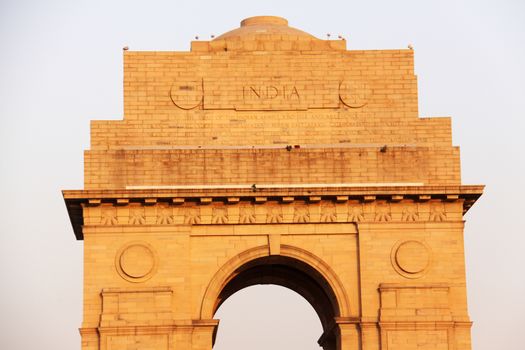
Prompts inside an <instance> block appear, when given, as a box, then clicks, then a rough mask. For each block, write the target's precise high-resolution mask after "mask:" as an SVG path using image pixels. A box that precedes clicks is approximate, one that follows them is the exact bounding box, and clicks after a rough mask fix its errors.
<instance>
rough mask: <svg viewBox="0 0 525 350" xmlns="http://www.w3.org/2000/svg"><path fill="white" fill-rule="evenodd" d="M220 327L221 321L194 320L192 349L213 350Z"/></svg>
mask: <svg viewBox="0 0 525 350" xmlns="http://www.w3.org/2000/svg"><path fill="white" fill-rule="evenodd" d="M218 325H219V320H194V321H193V334H192V340H191V343H192V344H191V345H192V346H191V349H192V350H211V349H212V347H213V337H214V335H215V332H216V331H217V326H218Z"/></svg>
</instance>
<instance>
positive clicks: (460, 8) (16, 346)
mask: <svg viewBox="0 0 525 350" xmlns="http://www.w3.org/2000/svg"><path fill="white" fill-rule="evenodd" d="M263 14H271V15H278V16H283V17H286V18H287V19H288V20H289V22H290V25H291V26H294V27H297V28H300V29H302V30H305V31H307V32H309V33H311V34H313V35H316V36H318V37H322V38H324V37H325V35H326V33H332V34H333V35H337V34H342V35H343V36H345V37H346V38H347V39H348V49H387V48H406V46H407V44H409V43H411V44H412V45H413V46H414V48H415V59H416V74H417V75H418V81H419V85H418V86H419V94H420V95H419V107H420V115H421V116H444V115H445V116H448V115H450V116H452V117H453V136H454V144H455V145H459V146H461V157H462V179H463V183H464V184H486V185H487V188H486V192H485V194H484V195H483V197H482V198H481V199H480V200H479V201H478V203H477V204H476V205H475V206H474V207H473V208H472V209H471V210H470V211H469V213H468V214H467V215H466V217H465V218H466V220H467V224H466V230H465V252H466V260H467V281H468V297H469V310H470V316H471V318H472V320H473V321H474V327H473V332H472V334H473V342H474V349H476V350H494V349H505V350H513V349H516V350H521V349H523V344H525V332H524V331H523V326H524V325H525V271H524V269H525V252H524V247H525V228H524V227H523V224H522V223H521V219H522V218H523V217H524V216H525V204H524V203H525V190H524V187H525V181H524V179H525V155H524V152H525V68H524V65H525V1H523V0H515V1H511V0H507V1H505V0H499V1H482V0H476V1H461V0H455V1H450V0H441V1H424V0H413V1H408V0H395V1H392V0H384V1H362V0H361V1H350V0H346V1H329V0H318V1H305V0H303V1H285V0H279V1H274V0H265V1H248V0H245V1H228V0H226V1H218V0H215V1H198V0H194V1H175V0H172V1H129V0H128V1H110V0H105V1H96V0H90V1H74V0H56V1H53V0H49V1H25V0H0V118H1V119H0V123H1V124H0V150H1V151H0V152H1V157H0V170H1V172H0V278H1V280H0V286H1V288H0V349H5V350H27V349H37V348H38V349H54V350H66V349H67V350H70V349H79V348H80V337H79V335H78V331H77V328H78V327H79V326H80V323H81V313H82V265H81V264H82V242H78V241H75V238H74V235H73V231H72V229H71V225H70V223H69V219H68V216H67V212H66V209H65V206H64V203H63V200H62V197H61V193H60V190H61V189H80V188H82V186H83V177H82V176H83V170H82V169H83V164H82V162H83V155H82V152H83V150H84V149H87V148H89V121H90V120H91V119H121V118H122V47H123V46H125V45H128V46H129V47H130V49H131V50H175V51H181V50H185V51H186V50H189V42H190V40H192V38H193V37H194V36H196V35H199V36H200V37H201V38H204V39H209V36H210V35H211V34H215V35H219V34H221V33H223V32H225V31H228V30H230V29H232V28H236V27H238V25H239V22H240V21H241V20H242V19H243V18H246V17H249V16H253V15H263ZM275 307H277V309H275ZM246 310H250V311H251V313H250V314H251V315H254V314H257V315H259V316H260V322H261V323H260V324H261V326H260V328H261V329H262V331H260V332H259V333H258V335H253V337H254V338H251V339H252V341H255V342H258V341H257V340H253V339H256V338H255V337H262V338H263V339H266V340H268V335H269V334H283V333H282V332H281V331H282V330H283V329H288V330H290V332H287V333H284V334H286V336H288V337H290V339H296V338H297V339H299V340H300V339H303V338H304V339H306V338H305V336H306V335H311V336H312V339H317V337H318V336H319V334H313V333H315V332H318V330H319V320H317V319H316V318H315V314H314V313H313V311H312V309H311V308H310V306H309V305H308V304H307V303H306V302H305V301H304V300H303V299H301V297H299V296H298V295H294V294H293V292H290V291H287V290H284V289H283V288H280V287H251V288H249V289H246V290H244V291H241V292H239V293H238V294H236V295H234V296H232V298H231V299H229V300H228V301H227V302H226V303H225V304H224V305H223V306H222V308H221V310H219V314H220V315H219V316H220V318H221V319H222V322H221V330H220V333H219V340H218V342H219V343H222V344H223V345H224V344H226V343H227V341H231V340H234V341H235V340H236V341H237V343H236V346H235V345H224V348H223V349H230V350H238V349H242V350H244V349H247V348H246V346H243V345H242V344H241V342H242V341H243V339H245V338H246V337H247V336H248V335H251V334H252V332H251V331H250V330H248V329H240V327H245V326H248V325H249V324H252V323H251V322H245V321H242V320H244V317H248V316H247V315H246V313H243V312H245V311H246ZM276 310H277V311H278V312H280V313H282V315H283V318H285V319H286V320H291V324H293V325H294V328H293V329H291V328H289V327H291V326H287V325H283V323H282V322H277V321H275V320H272V317H273V313H275V312H276ZM219 316H218V317H219ZM235 318H237V321H236V320H235ZM239 319H240V320H241V321H240V322H239ZM236 322H237V323H236ZM231 327H233V328H234V330H236V331H237V332H238V333H237V334H239V333H240V334H242V335H243V337H241V338H242V339H241V338H237V339H236V338H235V337H231V336H228V334H227V333H228V328H231ZM271 327H278V329H272V328H271ZM292 330H297V332H298V333H295V335H293V334H292V333H293V332H292ZM279 332H281V333H279ZM283 337H285V335H283ZM294 337H296V338H294ZM299 340H298V341H297V342H295V341H294V343H293V344H295V345H294V346H290V345H289V343H288V347H287V349H289V350H294V349H301V350H303V349H310V348H309V347H308V346H310V347H311V349H315V343H313V340H308V341H309V343H308V344H310V345H308V344H307V345H302V344H301V343H299ZM219 343H218V344H219ZM260 343H261V344H263V342H262V341H260ZM230 344H231V343H230ZM264 348H265V349H268V348H269V346H268V345H265V346H264ZM276 349H278V347H277V346H275V347H273V348H272V350H276ZM250 350H255V347H253V348H250Z"/></svg>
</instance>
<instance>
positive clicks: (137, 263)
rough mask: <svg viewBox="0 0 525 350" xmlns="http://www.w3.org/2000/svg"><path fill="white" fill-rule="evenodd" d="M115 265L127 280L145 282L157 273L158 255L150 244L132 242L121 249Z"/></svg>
mask: <svg viewBox="0 0 525 350" xmlns="http://www.w3.org/2000/svg"><path fill="white" fill-rule="evenodd" d="M115 265H116V268H117V271H118V273H119V274H120V276H121V277H122V278H124V279H125V280H128V281H130V282H143V281H145V280H148V279H149V278H150V277H151V276H152V275H153V274H154V273H155V270H156V267H157V257H156V255H155V253H154V251H153V248H152V247H151V246H150V245H149V244H147V243H145V242H132V243H129V244H127V245H125V246H124V247H122V248H121V249H120V250H119V252H118V253H117V256H116V257H115Z"/></svg>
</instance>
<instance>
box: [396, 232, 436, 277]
mask: <svg viewBox="0 0 525 350" xmlns="http://www.w3.org/2000/svg"><path fill="white" fill-rule="evenodd" d="M430 260H431V254H430V248H429V247H428V246H427V245H426V244H425V243H423V242H421V241H416V240H409V241H401V242H398V243H397V244H396V245H394V247H393V248H392V253H391V261H392V266H393V267H394V269H395V270H396V271H397V272H398V273H399V274H400V275H402V276H404V277H407V278H419V277H421V276H423V275H424V274H425V272H426V271H427V270H428V268H429V266H430Z"/></svg>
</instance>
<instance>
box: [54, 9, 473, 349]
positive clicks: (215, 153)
mask: <svg viewBox="0 0 525 350" xmlns="http://www.w3.org/2000/svg"><path fill="white" fill-rule="evenodd" d="M413 67H414V52H413V50H373V51H368V50H365V51H352V50H350V51H349V50H346V40H344V39H342V38H341V39H340V40H321V39H318V38H315V37H313V36H312V35H310V34H308V33H305V32H303V31H300V30H298V29H295V28H293V27H290V26H288V22H287V21H286V20H285V19H283V18H276V17H268V16H261V17H254V18H250V19H247V20H245V21H243V22H242V23H241V27H240V28H238V29H234V30H232V31H230V32H227V33H225V34H223V35H221V36H218V37H217V38H215V39H214V40H212V41H209V42H207V41H195V42H192V45H191V51H190V52H136V51H127V50H126V51H124V97H125V98H124V114H125V115H124V119H123V120H119V121H117V120H111V121H93V122H92V124H91V130H92V134H91V149H90V150H88V151H86V153H85V169H84V171H85V183H84V189H83V190H72V191H64V198H65V200H66V205H67V209H68V213H69V216H70V218H71V222H72V224H73V229H74V232H75V235H76V237H77V239H83V240H84V246H85V249H84V315H83V322H82V328H81V330H80V332H81V335H82V349H83V350H129V349H133V350H135V349H136V350H145V349H148V350H150V349H154V350H173V349H192V350H210V349H211V347H212V339H213V333H214V331H215V329H216V326H217V324H218V321H217V320H214V319H213V315H214V312H215V310H216V309H217V307H218V306H219V305H220V304H221V302H222V301H223V300H225V299H226V298H227V297H228V296H229V295H231V294H232V293H234V292H235V291H236V290H239V289H240V288H243V287H244V286H248V285H251V284H258V283H273V284H279V285H283V286H285V287H287V288H290V289H292V290H294V291H296V292H298V293H299V294H301V295H302V296H303V297H305V298H306V300H308V301H309V302H310V303H311V304H312V306H313V307H314V309H315V310H316V311H317V314H318V315H319V317H320V319H321V322H322V325H323V328H324V334H323V335H322V336H321V338H320V343H321V344H322V345H323V346H324V347H325V349H330V350H332V349H337V350H358V349H362V350H406V349H418V348H420V346H419V344H422V343H424V344H429V346H430V347H432V348H435V349H447V350H452V349H454V350H470V348H471V346H470V326H471V322H470V318H469V316H468V310H467V303H466V282H465V273H464V271H465V266H464V251H463V227H464V221H463V219H464V218H463V215H464V214H465V213H466V212H467V210H468V209H469V208H470V207H471V206H472V205H473V204H474V202H475V201H476V200H477V199H478V197H479V196H480V195H481V194H482V192H483V186H468V185H462V183H461V178H460V157H459V149H458V147H454V146H453V145H452V137H451V130H450V129H451V123H450V119H449V118H419V115H418V112H417V104H418V96H417V78H416V75H415V74H414V69H413Z"/></svg>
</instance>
